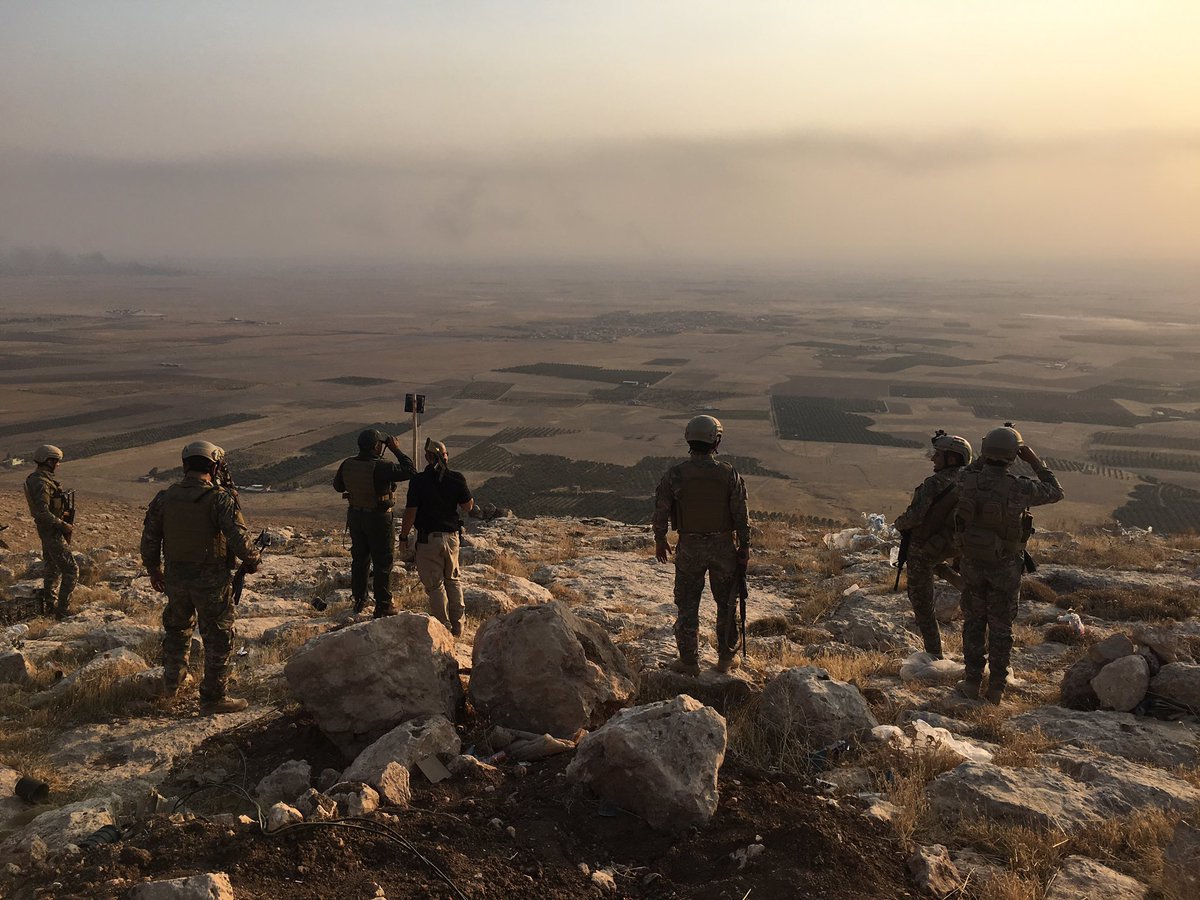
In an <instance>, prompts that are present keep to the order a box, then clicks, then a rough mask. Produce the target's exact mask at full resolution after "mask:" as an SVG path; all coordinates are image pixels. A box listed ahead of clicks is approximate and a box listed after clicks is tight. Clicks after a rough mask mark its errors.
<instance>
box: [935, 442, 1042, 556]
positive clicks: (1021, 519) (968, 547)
mask: <svg viewBox="0 0 1200 900" xmlns="http://www.w3.org/2000/svg"><path fill="white" fill-rule="evenodd" d="M1015 483H1016V481H1015V480H1014V479H1013V478H1012V477H1010V476H1009V475H1008V473H1007V472H1005V471H1004V469H1000V468H998V467H995V466H982V467H980V468H978V469H976V468H974V467H971V468H969V469H966V470H965V471H964V472H963V475H962V478H961V480H960V481H959V488H958V504H957V506H956V508H955V513H954V530H955V536H956V540H957V543H958V547H959V550H960V551H961V552H962V555H963V557H964V558H966V559H971V560H977V561H980V562H996V561H998V560H1001V559H1009V558H1011V557H1014V556H1018V555H1019V554H1020V553H1021V551H1022V550H1023V549H1024V547H1025V542H1026V541H1028V540H1029V535H1030V534H1032V533H1033V516H1031V515H1029V512H1028V511H1027V510H1026V509H1025V508H1024V507H1022V506H1017V505H1015V504H1013V503H1011V502H1010V499H1009V498H1010V495H1011V493H1012V488H1013V485H1014V484H1015Z"/></svg>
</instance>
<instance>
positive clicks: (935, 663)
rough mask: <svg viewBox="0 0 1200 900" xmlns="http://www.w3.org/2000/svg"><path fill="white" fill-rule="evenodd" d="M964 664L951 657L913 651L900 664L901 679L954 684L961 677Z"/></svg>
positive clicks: (923, 682)
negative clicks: (944, 657)
mask: <svg viewBox="0 0 1200 900" xmlns="http://www.w3.org/2000/svg"><path fill="white" fill-rule="evenodd" d="M964 671H965V669H964V666H963V664H962V663H960V662H955V661H954V660H952V659H934V658H933V656H931V655H930V654H928V653H925V652H924V651H922V652H921V653H914V654H912V655H911V656H909V657H908V658H907V659H906V660H904V662H903V663H901V664H900V680H901V681H917V682H920V683H921V684H954V683H955V682H956V681H958V680H959V679H960V678H962V677H963V672H964Z"/></svg>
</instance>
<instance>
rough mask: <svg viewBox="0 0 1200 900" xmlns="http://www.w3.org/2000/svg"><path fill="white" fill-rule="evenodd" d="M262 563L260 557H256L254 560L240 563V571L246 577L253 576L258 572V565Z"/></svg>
mask: <svg viewBox="0 0 1200 900" xmlns="http://www.w3.org/2000/svg"><path fill="white" fill-rule="evenodd" d="M260 562H262V557H259V556H256V557H254V559H248V560H246V561H245V562H243V563H242V571H244V572H245V573H246V574H247V575H253V574H254V573H255V572H257V571H258V565H259V563H260Z"/></svg>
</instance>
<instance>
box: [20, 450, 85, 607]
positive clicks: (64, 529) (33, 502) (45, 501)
mask: <svg viewBox="0 0 1200 900" xmlns="http://www.w3.org/2000/svg"><path fill="white" fill-rule="evenodd" d="M62 458H63V452H62V451H61V450H59V449H58V448H57V447H55V446H53V445H52V444H42V446H40V447H38V448H37V449H36V450H34V451H33V461H34V462H35V463H37V469H35V470H34V471H33V472H31V473H30V475H29V477H28V478H26V479H25V499H26V501H28V503H29V513H30V515H32V516H33V521H34V523H35V524H36V525H37V532H38V537H39V538H41V539H42V598H41V605H42V608H41V609H40V610H39V612H41V613H45V614H50V613H53V614H54V617H55V618H56V619H59V620H62V619H65V618H66V617H67V616H68V615H69V614H70V608H71V591H73V590H74V589H75V581H76V579H78V578H79V565H78V564H77V563H76V562H75V554H73V553H72V552H71V548H70V547H69V546H68V544H69V543H70V541H71V532H72V531H73V530H74V525H73V524H72V522H71V520H72V518H74V516H73V508H74V502H73V500H72V499H71V494H68V493H67V492H66V491H64V490H63V489H62V485H61V484H59V482H58V479H57V478H55V477H54V473H55V471H56V470H57V469H58V464H59V463H61V462H62ZM60 578H61V579H62V583H61V585H60V584H59V579H60ZM56 589H57V602H56V599H55V592H56Z"/></svg>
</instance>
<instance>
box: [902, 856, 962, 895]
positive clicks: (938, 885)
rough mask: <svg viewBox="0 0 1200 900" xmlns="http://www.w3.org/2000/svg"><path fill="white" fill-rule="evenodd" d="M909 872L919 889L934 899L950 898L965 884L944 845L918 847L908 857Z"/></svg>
mask: <svg viewBox="0 0 1200 900" xmlns="http://www.w3.org/2000/svg"><path fill="white" fill-rule="evenodd" d="M908 871H909V874H910V875H912V878H913V881H914V882H915V883H916V885H917V887H919V888H920V889H921V890H922V891H923V892H925V893H926V894H931V895H933V896H934V897H946V896H949V895H950V894H952V893H954V892H955V891H957V890H958V889H959V888H961V887H962V886H963V883H964V879H963V877H962V875H960V874H959V871H958V869H957V868H956V867H955V865H954V862H953V861H952V860H951V859H950V851H948V850H947V849H946V848H945V847H944V846H943V845H942V844H933V845H931V846H928V847H917V849H916V850H915V851H913V853H912V854H911V855H910V856H909V857H908Z"/></svg>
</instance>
